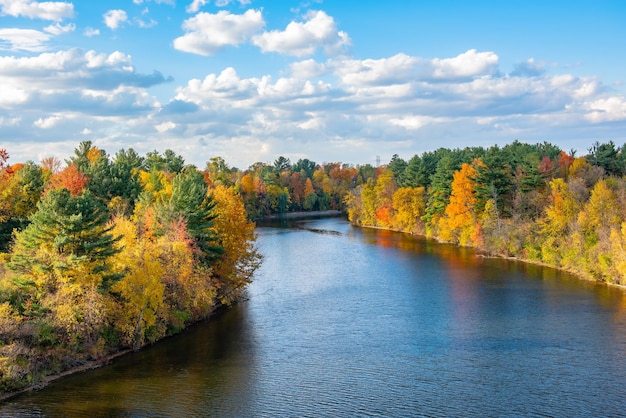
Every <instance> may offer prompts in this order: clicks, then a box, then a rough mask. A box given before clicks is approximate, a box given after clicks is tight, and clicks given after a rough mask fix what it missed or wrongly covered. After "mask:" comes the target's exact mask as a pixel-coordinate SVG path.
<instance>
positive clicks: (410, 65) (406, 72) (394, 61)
mask: <svg viewBox="0 0 626 418" xmlns="http://www.w3.org/2000/svg"><path fill="white" fill-rule="evenodd" d="M419 63H420V60H419V59H418V58H415V57H411V56H408V55H405V54H396V55H394V56H392V57H389V58H381V59H378V60H374V59H366V60H362V61H359V60H340V61H334V62H333V64H332V65H333V67H334V69H335V72H336V73H337V75H338V76H339V78H340V79H341V81H342V83H344V84H346V85H355V86H365V85H391V84H403V83H406V82H407V81H412V80H415V77H416V75H417V74H416V71H417V66H418V64H419Z"/></svg>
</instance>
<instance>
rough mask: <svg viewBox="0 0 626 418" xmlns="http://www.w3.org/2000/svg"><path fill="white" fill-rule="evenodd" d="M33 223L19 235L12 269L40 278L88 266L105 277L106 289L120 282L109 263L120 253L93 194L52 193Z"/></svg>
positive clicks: (100, 206)
mask: <svg viewBox="0 0 626 418" xmlns="http://www.w3.org/2000/svg"><path fill="white" fill-rule="evenodd" d="M29 220H30V224H29V225H28V227H27V228H26V229H24V231H22V232H19V233H17V235H16V244H15V248H14V251H13V256H12V258H11V262H10V263H9V268H11V269H12V270H14V271H17V272H20V273H23V274H28V275H37V274H38V273H39V272H46V271H51V270H59V271H62V270H67V269H69V268H71V267H72V266H75V265H78V264H81V263H88V264H89V265H90V266H91V270H92V272H93V273H98V274H101V275H102V283H101V286H102V287H103V288H106V287H108V286H109V285H110V283H109V282H110V281H112V280H114V279H115V278H116V275H115V274H110V272H108V270H109V268H108V265H107V263H106V261H107V259H108V257H110V256H111V255H113V254H115V252H116V250H115V248H114V243H115V241H116V238H114V237H113V236H112V235H111V234H110V233H109V232H110V229H109V228H108V227H107V223H108V220H109V218H108V212H107V210H106V208H105V207H104V206H103V205H102V203H101V202H100V201H98V199H96V198H95V197H94V195H93V194H92V193H91V192H90V191H89V190H85V191H84V192H83V193H82V194H81V195H78V196H72V195H71V194H70V192H69V190H67V189H57V190H51V191H50V192H49V193H47V194H46V195H45V196H44V197H43V199H42V200H41V201H40V202H39V203H38V204H37V211H36V212H35V213H34V214H33V215H32V216H31V217H30V218H29Z"/></svg>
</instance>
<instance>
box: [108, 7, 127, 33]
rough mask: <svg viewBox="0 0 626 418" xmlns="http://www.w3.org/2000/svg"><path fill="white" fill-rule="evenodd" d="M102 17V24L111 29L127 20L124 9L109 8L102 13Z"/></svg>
mask: <svg viewBox="0 0 626 418" xmlns="http://www.w3.org/2000/svg"><path fill="white" fill-rule="evenodd" d="M102 18H103V19H104V24H105V25H106V26H107V27H108V28H109V29H111V30H116V29H117V28H119V27H120V26H121V25H123V24H124V23H125V22H127V21H128V15H127V14H126V12H125V11H124V10H120V9H117V10H109V11H108V12H106V13H105V14H104V15H102Z"/></svg>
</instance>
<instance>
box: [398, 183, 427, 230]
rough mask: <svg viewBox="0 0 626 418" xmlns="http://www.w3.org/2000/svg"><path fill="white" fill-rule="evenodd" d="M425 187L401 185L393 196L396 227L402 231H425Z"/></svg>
mask: <svg viewBox="0 0 626 418" xmlns="http://www.w3.org/2000/svg"><path fill="white" fill-rule="evenodd" d="M424 196H425V189H424V187H401V188H399V189H398V190H396V191H395V193H394V194H393V196H392V198H391V201H392V203H391V206H392V208H393V209H394V211H395V214H394V219H393V223H394V227H395V228H396V229H398V230H400V231H406V232H423V223H422V219H421V218H422V216H423V215H424V213H426V201H425V200H424Z"/></svg>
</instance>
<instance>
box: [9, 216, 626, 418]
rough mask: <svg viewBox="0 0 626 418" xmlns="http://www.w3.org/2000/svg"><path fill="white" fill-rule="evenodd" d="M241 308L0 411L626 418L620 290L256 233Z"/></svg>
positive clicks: (297, 226)
mask: <svg viewBox="0 0 626 418" xmlns="http://www.w3.org/2000/svg"><path fill="white" fill-rule="evenodd" d="M258 233H259V240H258V245H259V248H260V251H261V252H262V253H263V254H264V257H265V259H264V262H263V265H262V267H261V268H260V269H259V270H258V272H257V274H256V275H255V280H254V282H253V283H252V284H251V285H250V287H249V289H248V291H247V298H246V300H245V301H243V302H242V303H240V304H238V305H236V306H235V307H234V308H232V309H230V310H227V311H226V312H224V313H222V314H220V315H219V316H218V317H216V318H213V319H212V320H210V321H206V322H202V323H200V324H197V325H195V326H193V327H191V328H190V329H189V330H187V331H185V332H183V333H182V334H180V335H177V336H175V337H172V338H168V339H166V340H164V341H162V342H159V343H158V344H155V345H153V346H151V347H148V348H146V349H144V350H141V351H138V352H135V353H132V354H130V355H126V356H124V357H122V358H120V359H118V360H116V361H114V362H113V363H112V364H110V365H108V366H105V367H102V368H100V369H96V370H92V371H89V372H85V373H81V374H77V375H73V376H70V377H67V378H64V379H62V380H59V381H56V382H54V383H52V384H50V385H49V386H48V387H46V388H44V389H42V390H40V391H37V392H32V393H27V394H24V395H20V396H18V397H15V398H12V399H10V400H8V401H5V402H4V403H3V404H0V416H51V417H52V416H71V417H73V416H86V417H98V416H124V417H160V416H163V417H166V416H167V417H169V416H181V417H189V416H243V417H253V416H254V417H258V416H300V417H301V416H310V417H318V416H332V417H336V416H430V417H440V416H441V417H443V416H477V417H478V416H480V417H489V416H494V417H496V416H498V417H500V416H563V417H574V416H580V417H590V416H593V417H599V416H626V294H625V292H624V291H623V290H621V289H617V288H612V287H608V286H604V285H599V284H593V283H588V282H584V281H580V280H578V279H577V278H575V277H572V276H570V275H568V274H565V273H562V272H558V271H556V270H553V269H549V268H544V267H539V266H534V265H528V264H523V263H518V262H514V261H508V260H502V259H491V258H481V257H477V256H476V254H475V253H474V252H473V251H472V250H471V249H466V248H458V247H455V246H451V245H442V244H438V243H435V242H432V241H429V240H426V239H423V238H419V237H411V236H408V235H404V234H399V233H394V232H389V231H382V230H372V229H360V228H355V227H352V226H350V225H349V224H348V223H347V222H346V221H344V220H342V219H340V218H331V219H317V220H307V221H300V222H292V223H290V224H282V225H281V224H275V225H273V226H264V227H259V228H258Z"/></svg>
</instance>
